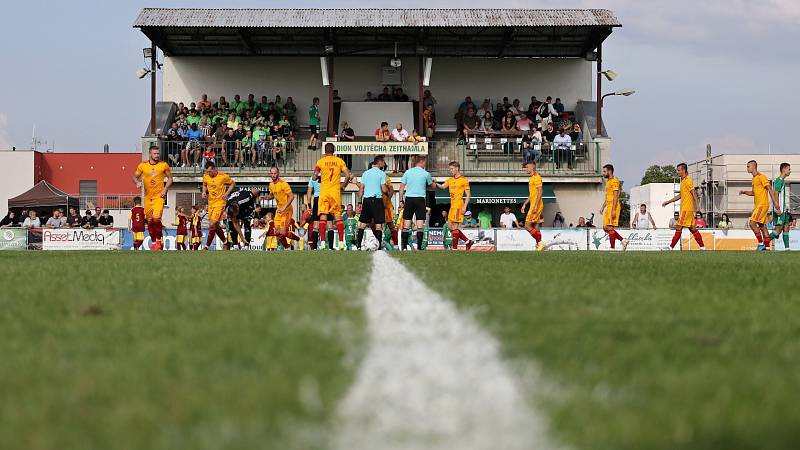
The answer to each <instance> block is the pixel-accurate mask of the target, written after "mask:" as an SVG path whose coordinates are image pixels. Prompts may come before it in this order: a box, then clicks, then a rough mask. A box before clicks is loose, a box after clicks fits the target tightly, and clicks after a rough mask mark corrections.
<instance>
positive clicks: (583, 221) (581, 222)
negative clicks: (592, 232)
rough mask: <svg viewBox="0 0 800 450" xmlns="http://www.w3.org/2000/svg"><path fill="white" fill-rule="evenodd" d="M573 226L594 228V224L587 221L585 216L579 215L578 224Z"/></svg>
mask: <svg viewBox="0 0 800 450" xmlns="http://www.w3.org/2000/svg"><path fill="white" fill-rule="evenodd" d="M575 228H594V224H592V223H590V222H587V221H586V218H585V217H583V216H580V217H578V224H577V225H575Z"/></svg>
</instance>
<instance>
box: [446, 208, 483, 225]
mask: <svg viewBox="0 0 800 450" xmlns="http://www.w3.org/2000/svg"><path fill="white" fill-rule="evenodd" d="M443 212H444V211H443ZM461 225H462V226H463V227H464V228H478V221H477V220H475V218H474V217H472V211H467V212H465V213H464V220H463V221H462V222H461Z"/></svg>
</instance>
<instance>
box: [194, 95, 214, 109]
mask: <svg viewBox="0 0 800 450" xmlns="http://www.w3.org/2000/svg"><path fill="white" fill-rule="evenodd" d="M197 109H199V110H200V111H202V112H206V111H211V102H210V101H209V100H208V95H206V94H203V95H202V96H200V100H199V101H198V102H197Z"/></svg>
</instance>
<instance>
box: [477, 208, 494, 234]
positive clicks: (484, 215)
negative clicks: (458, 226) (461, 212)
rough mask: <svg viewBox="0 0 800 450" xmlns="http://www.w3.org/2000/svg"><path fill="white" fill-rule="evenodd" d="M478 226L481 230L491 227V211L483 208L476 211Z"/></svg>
mask: <svg viewBox="0 0 800 450" xmlns="http://www.w3.org/2000/svg"><path fill="white" fill-rule="evenodd" d="M478 226H479V227H480V228H481V229H482V230H486V229H489V228H492V213H490V212H489V211H486V210H483V211H481V212H479V213H478Z"/></svg>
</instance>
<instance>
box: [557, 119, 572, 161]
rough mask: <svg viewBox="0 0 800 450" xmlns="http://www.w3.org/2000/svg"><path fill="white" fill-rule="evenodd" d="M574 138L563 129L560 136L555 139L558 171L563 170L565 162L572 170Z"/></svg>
mask: <svg viewBox="0 0 800 450" xmlns="http://www.w3.org/2000/svg"><path fill="white" fill-rule="evenodd" d="M571 147H572V138H571V137H569V135H568V134H567V133H566V132H565V131H564V129H563V128H562V129H561V130H560V131H559V133H558V136H556V137H554V138H553V149H554V150H555V154H556V169H560V168H561V164H563V163H564V161H566V162H567V167H569V168H570V169H572V150H571Z"/></svg>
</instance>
